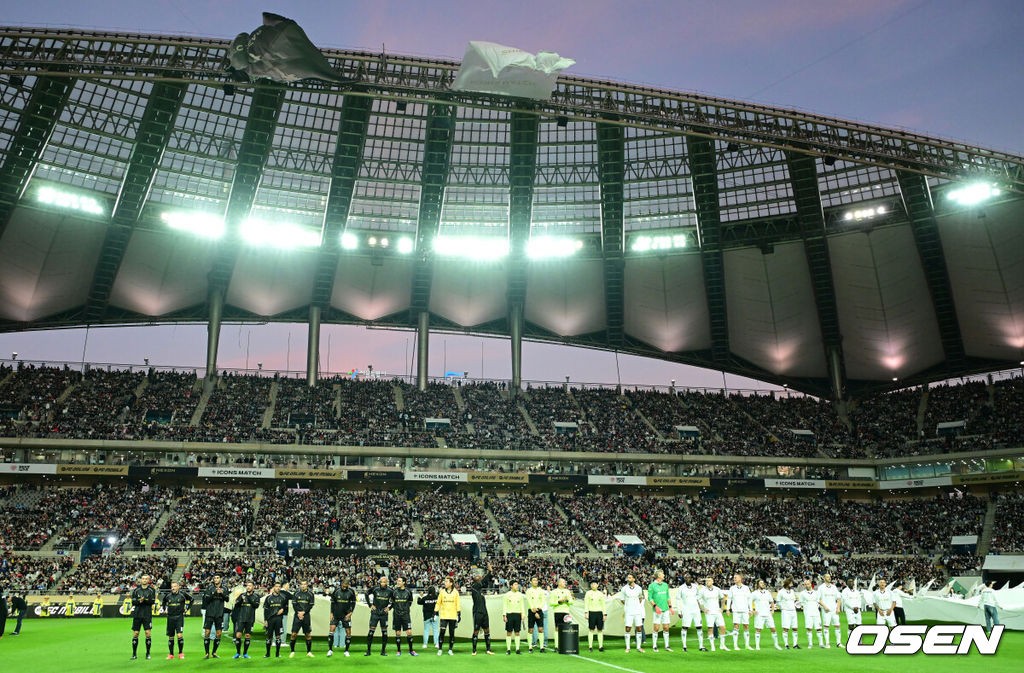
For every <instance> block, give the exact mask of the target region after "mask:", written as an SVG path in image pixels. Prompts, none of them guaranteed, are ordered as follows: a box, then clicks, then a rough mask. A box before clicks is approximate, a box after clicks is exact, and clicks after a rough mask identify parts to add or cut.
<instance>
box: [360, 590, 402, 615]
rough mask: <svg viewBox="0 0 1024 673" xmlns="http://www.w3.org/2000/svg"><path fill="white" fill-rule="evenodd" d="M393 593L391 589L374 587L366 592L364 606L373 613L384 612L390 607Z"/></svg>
mask: <svg viewBox="0 0 1024 673" xmlns="http://www.w3.org/2000/svg"><path fill="white" fill-rule="evenodd" d="M394 593H395V590H394V589H392V588H391V587H374V588H373V589H370V590H369V591H367V592H366V604H367V605H369V606H370V609H371V610H373V611H375V612H384V611H385V610H387V609H388V608H389V607H391V602H392V597H393V596H394Z"/></svg>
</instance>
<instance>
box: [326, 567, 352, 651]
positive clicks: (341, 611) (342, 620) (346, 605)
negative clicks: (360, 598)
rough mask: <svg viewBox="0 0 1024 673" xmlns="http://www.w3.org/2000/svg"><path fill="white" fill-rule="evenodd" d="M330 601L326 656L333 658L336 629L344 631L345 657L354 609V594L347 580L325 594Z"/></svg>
mask: <svg viewBox="0 0 1024 673" xmlns="http://www.w3.org/2000/svg"><path fill="white" fill-rule="evenodd" d="M327 597H328V598H330V599H331V632H330V633H329V634H328V636H327V656H329V657H330V656H334V644H335V640H336V631H337V629H339V628H340V629H344V631H345V656H346V657H347V656H348V648H349V646H350V645H352V613H353V612H355V609H356V592H355V591H354V590H353V589H352V587H350V586H349V584H348V578H347V577H346V578H344V579H343V580H341V586H338V587H334V590H333V591H331V592H330V593H329V594H327Z"/></svg>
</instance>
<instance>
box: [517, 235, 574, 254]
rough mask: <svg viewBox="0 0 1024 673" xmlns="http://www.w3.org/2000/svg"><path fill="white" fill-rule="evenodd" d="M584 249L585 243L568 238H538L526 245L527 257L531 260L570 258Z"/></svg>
mask: <svg viewBox="0 0 1024 673" xmlns="http://www.w3.org/2000/svg"><path fill="white" fill-rule="evenodd" d="M582 249H583V241H581V240H579V239H578V238H569V237H566V236H536V237H533V238H531V239H530V240H529V241H528V242H527V244H526V256H527V257H529V258H530V259H553V258H559V257H570V256H572V255H575V254H576V253H577V252H578V251H580V250H582Z"/></svg>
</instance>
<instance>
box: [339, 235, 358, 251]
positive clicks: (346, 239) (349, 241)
mask: <svg viewBox="0 0 1024 673" xmlns="http://www.w3.org/2000/svg"><path fill="white" fill-rule="evenodd" d="M341 247H342V249H343V250H355V249H356V248H358V247H359V238H358V237H357V236H356V235H355V234H353V233H352V232H351V231H346V232H345V233H343V234H342V235H341Z"/></svg>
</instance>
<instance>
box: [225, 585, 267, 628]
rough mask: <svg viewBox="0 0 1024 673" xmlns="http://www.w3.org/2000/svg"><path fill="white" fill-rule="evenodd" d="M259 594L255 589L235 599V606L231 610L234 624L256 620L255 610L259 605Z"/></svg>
mask: <svg viewBox="0 0 1024 673" xmlns="http://www.w3.org/2000/svg"><path fill="white" fill-rule="evenodd" d="M260 598H261V596H260V595H259V594H258V593H256V592H255V591H254V592H252V593H249V592H248V591H247V592H245V593H244V594H242V595H241V596H239V597H238V598H236V599H235V607H234V609H233V610H232V611H231V616H232V617H234V619H235V623H236V624H246V623H249V622H254V621H256V610H258V609H259V607H260Z"/></svg>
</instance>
